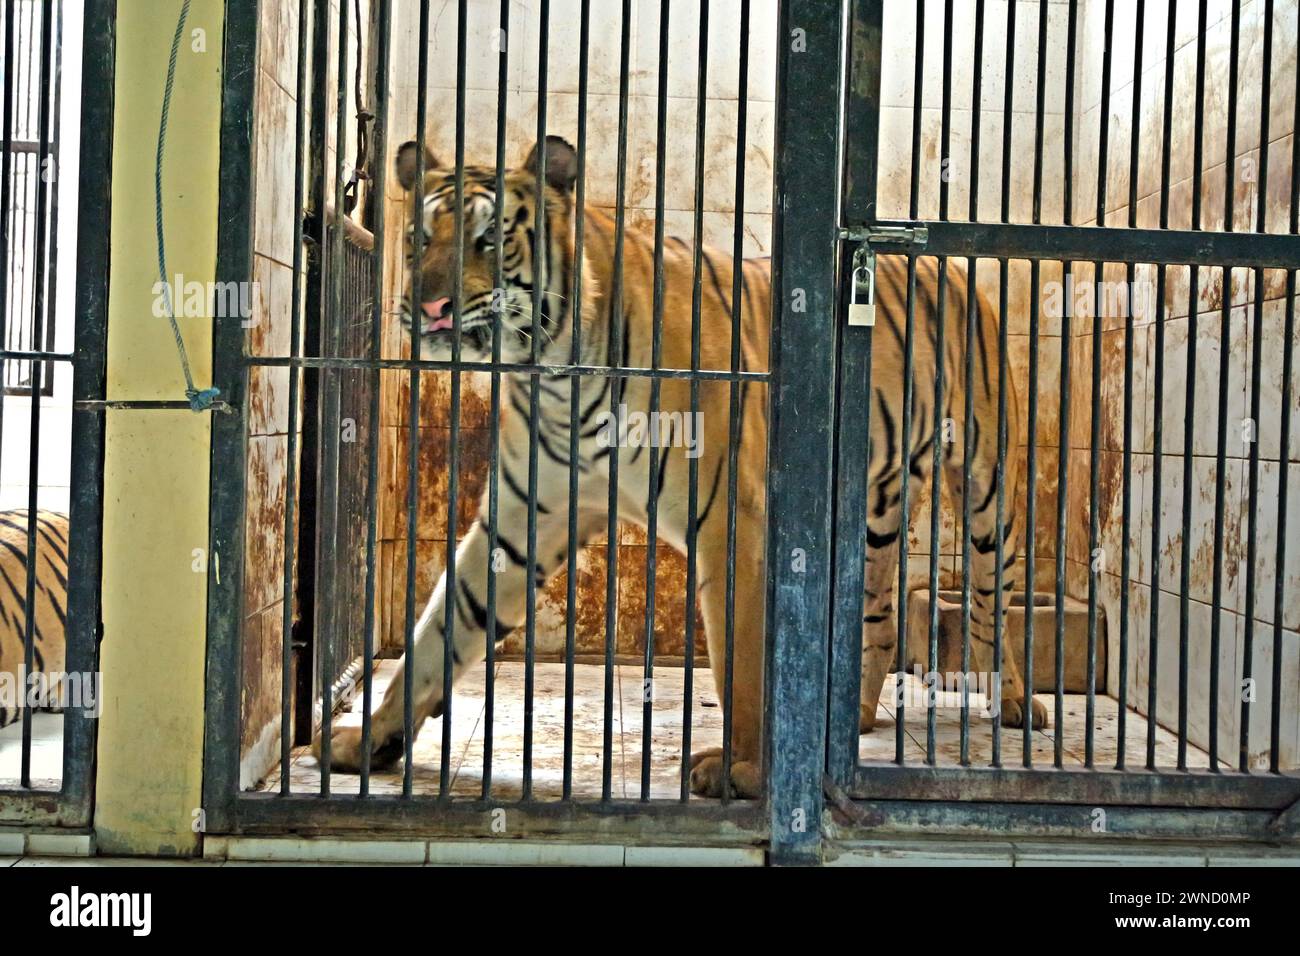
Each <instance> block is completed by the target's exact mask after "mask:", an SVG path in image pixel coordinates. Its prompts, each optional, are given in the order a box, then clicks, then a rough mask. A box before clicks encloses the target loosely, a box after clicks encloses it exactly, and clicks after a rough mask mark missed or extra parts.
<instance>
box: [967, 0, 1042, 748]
mask: <svg viewBox="0 0 1300 956" xmlns="http://www.w3.org/2000/svg"><path fill="white" fill-rule="evenodd" d="M1015 50H1016V4H1013V3H1008V4H1007V51H1006V67H1005V69H1004V70H1003V74H1002V75H1003V76H1004V77H1007V78H1008V82H1006V83H1004V84H1003V102H1002V200H1001V201H1002V208H1001V217H1000V218H1001V221H1002V222H1004V223H1006V222H1010V221H1011V123H1012V117H1013V116H1014V113H1013V107H1014V105H1015V96H1014V90H1015V84H1014V83H1011V82H1009V79H1010V77H1013V76H1015V60H1016V54H1015ZM973 108H975V109H978V108H979V104H978V103H976V104H973ZM1009 283H1010V263H1009V261H1008V260H1007V259H1005V258H1003V259H999V260H998V471H997V489H998V497H997V503H996V506H995V507H996V509H997V510H996V513H995V515H994V521H995V524H994V529H995V530H996V532H997V545H996V550H995V552H994V557H995V559H996V561H997V567H995V568H994V570H993V673H995V674H998V675H999V682H998V683H999V686H998V688H997V690H998V693H999V694H1000V693H1001V686H1000V685H1001V677H1000V675H1001V674H1002V654H1003V649H1002V636H1003V635H1002V632H1003V624H1004V622H1003V620H1002V614H1003V606H1002V602H1003V601H1004V600H1005V595H1004V594H1003V593H1002V587H1003V575H1004V574H1005V572H1006V568H1005V565H1006V553H1005V551H1006V506H1007V480H1006V475H1007V387H1008V383H1007V295H1008V289H1009ZM1036 384H1037V383H1034V385H1033V386H1032V387H1036ZM1033 442H1034V437H1033V434H1032V433H1031V434H1030V435H1029V444H1031V445H1032V444H1033ZM1012 491H1015V489H1014V488H1013V489H1012ZM1033 534H1034V529H1033V526H1032V525H1030V526H1029V527H1027V528H1026V529H1025V535H1026V539H1029V538H1032V537H1033ZM1025 593H1026V596H1025V607H1026V609H1027V610H1026V614H1025V619H1026V623H1027V622H1028V620H1029V619H1030V618H1032V617H1033V613H1032V610H1029V609H1032V608H1033V606H1034V601H1033V593H1034V582H1033V581H1029V582H1028V585H1027V586H1026V588H1025ZM1024 676H1025V682H1026V684H1028V685H1030V686H1032V685H1033V681H1034V675H1033V672H1032V671H1030V670H1029V669H1028V667H1026V669H1025V675H1024ZM989 704H990V706H993V705H997V706H998V708H999V713H998V717H997V718H995V719H994V721H993V748H992V755H991V763H992V765H993V766H994V767H1000V766H1002V720H1001V701H1000V700H997V701H995V700H990V701H989Z"/></svg>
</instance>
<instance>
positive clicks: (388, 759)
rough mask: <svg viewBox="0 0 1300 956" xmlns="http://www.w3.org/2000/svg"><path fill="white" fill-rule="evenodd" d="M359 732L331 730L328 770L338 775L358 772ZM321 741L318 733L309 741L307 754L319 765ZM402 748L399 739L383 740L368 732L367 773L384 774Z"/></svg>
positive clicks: (350, 727)
mask: <svg viewBox="0 0 1300 956" xmlns="http://www.w3.org/2000/svg"><path fill="white" fill-rule="evenodd" d="M361 742H362V741H361V728H360V727H359V726H356V725H348V726H344V727H335V728H334V731H333V733H331V734H330V769H331V770H334V771H337V772H339V773H360V772H361V762H362V760H361V758H362V752H363V751H362V746H361ZM321 750H322V739H321V735H320V734H319V733H317V734H316V739H315V740H313V741H312V744H311V752H312V756H314V757H315V758H316V762H317V763H321V762H322V761H321ZM404 752H405V748H404V747H403V745H402V735H401V734H400V733H398V734H397V735H396V736H393V737H389V738H388V739H383V738H381V737H379V736H378V735H376V734H374V733H373V732H372V734H371V741H370V769H371V770H372V771H377V770H387V769H388V768H389V767H391V766H392V765H393V764H395V763H397V761H398V760H399V759H401V757H402V754H403V753H404Z"/></svg>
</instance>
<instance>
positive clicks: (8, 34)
mask: <svg viewBox="0 0 1300 956" xmlns="http://www.w3.org/2000/svg"><path fill="white" fill-rule="evenodd" d="M4 16H5V39H4V44H5V46H4V62H5V71H4V73H5V78H4V104H3V107H2V109H3V113H4V119H3V132H2V133H0V136H2V137H3V144H2V145H0V150H2V151H0V277H2V278H3V279H4V288H3V289H0V348H8V346H9V335H8V322H9V289H10V286H11V282H10V281H9V274H10V268H9V224H10V220H11V193H12V188H11V187H12V184H11V182H10V180H11V178H12V174H13V168H12V167H13V138H14V118H13V99H14V72H15V71H14V70H13V68H12V64H13V62H14V0H5V14H4ZM7 371H8V363H7V362H5V361H3V360H0V438H3V437H4V413H5V386H6V383H7V382H8V379H7V378H6V377H5V373H6V372H7Z"/></svg>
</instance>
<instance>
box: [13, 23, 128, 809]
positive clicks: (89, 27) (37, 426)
mask: <svg viewBox="0 0 1300 956" xmlns="http://www.w3.org/2000/svg"><path fill="white" fill-rule="evenodd" d="M110 7H111V5H105V4H90V5H87V9H86V10H85V12H84V17H83V13H82V11H81V10H79V9H78V10H75V11H65V9H64V7H63V5H62V4H61V3H60V2H57V0H49V2H44V3H39V2H34V0H8V2H5V3H4V4H0V11H2V14H3V51H4V53H3V56H4V60H3V66H4V100H3V110H2V113H3V118H2V122H3V148H2V149H0V262H3V263H5V269H6V280H7V281H6V283H5V287H4V290H3V294H0V343H3V351H0V371H2V372H3V385H4V387H3V388H2V389H0V441H3V443H4V457H3V462H4V464H5V465H8V466H10V467H9V468H8V469H6V471H5V475H4V478H5V482H6V490H9V489H12V488H14V487H15V486H16V492H15V494H16V496H20V498H21V501H20V502H19V501H11V502H7V503H6V504H5V506H4V508H5V514H6V523H7V524H8V528H7V531H6V534H7V544H8V546H10V548H11V550H9V551H8V552H7V554H6V558H7V559H8V560H11V561H15V560H16V561H18V562H20V563H21V565H22V567H23V572H22V573H23V575H24V577H25V580H26V588H25V592H24V593H22V594H18V593H16V592H13V591H11V592H10V593H9V594H8V595H6V598H5V601H6V605H5V612H6V613H5V614H4V615H3V617H4V620H3V621H2V622H0V627H3V628H6V629H10V628H13V629H16V631H17V633H18V635H19V636H20V639H21V644H20V646H21V648H22V654H21V655H20V657H21V659H20V660H14V659H13V658H12V657H10V658H8V659H3V660H0V669H3V670H4V671H6V672H7V673H6V674H5V675H4V676H5V677H6V678H16V676H17V672H19V671H21V672H24V673H25V674H26V675H27V676H26V681H27V682H26V683H24V682H22V681H17V680H16V679H15V680H9V679H6V681H5V682H4V683H5V693H6V694H7V693H11V692H12V690H13V688H14V687H21V688H22V689H24V690H27V689H29V688H31V687H32V686H33V665H34V664H38V663H41V661H42V649H43V651H44V654H45V655H46V656H45V658H44V660H45V661H47V662H48V661H50V660H60V661H62V668H63V671H62V673H55V672H50V673H45V670H44V669H45V668H46V667H48V666H49V664H48V663H42V664H41V666H40V667H39V668H38V669H39V670H40V671H41V672H42V673H43V674H44V680H45V681H46V682H47V683H48V685H49V686H54V685H56V683H58V682H61V683H62V688H63V692H64V696H63V697H62V698H61V700H56V701H51V702H50V703H51V704H61V705H62V707H63V713H62V716H61V717H54V718H53V720H54V724H53V727H52V729H51V728H50V727H47V729H46V731H43V732H41V733H37V732H35V730H34V722H35V715H34V712H33V708H32V707H30V706H23V707H21V708H19V709H20V710H21V719H20V721H18V722H17V723H14V724H11V725H10V726H9V727H8V728H7V729H6V731H5V733H6V736H7V737H8V739H6V740H5V741H3V742H4V744H5V745H6V746H5V747H4V748H3V749H4V750H5V751H6V752H5V754H4V760H3V761H0V824H9V823H17V824H20V825H23V824H26V825H33V824H35V825H46V826H51V825H52V826H70V827H83V828H84V827H86V826H88V825H89V822H90V817H91V793H92V772H93V766H94V748H95V726H96V719H97V717H98V706H99V697H98V691H99V680H98V672H97V661H98V641H99V617H100V615H99V607H100V604H99V600H100V594H99V583H100V576H99V565H100V554H101V531H102V525H101V520H102V516H101V493H102V477H103V475H102V466H103V433H104V423H103V419H102V416H101V413H102V412H103V410H104V404H105V403H104V388H105V381H104V380H105V374H104V356H105V338H106V335H105V328H106V326H105V321H106V319H105V313H106V309H107V299H108V296H107V290H108V253H109V246H108V233H109V223H108V209H109V196H108V193H109V187H110V183H111V179H112V176H111V165H112V163H111V156H112V143H111V137H107V136H104V135H103V131H104V130H111V129H112V126H113V107H112V88H113V62H114V43H113V35H114V31H113V17H114V15H115V14H114V12H113V11H112V10H111V9H109V8H110ZM74 14H75V19H74ZM65 16H67V18H68V22H69V23H70V24H76V25H77V26H78V27H80V28H81V31H80V35H82V36H84V37H85V41H84V44H83V45H82V46H83V47H84V49H82V48H79V49H77V50H76V56H77V57H78V59H79V60H80V62H81V67H82V69H81V77H82V81H83V89H82V90H80V91H78V93H79V95H80V96H81V97H82V99H81V103H80V117H81V118H80V123H81V126H82V129H83V131H86V132H87V133H91V132H93V134H94V135H86V136H84V137H83V140H82V141H83V143H84V146H83V148H82V149H81V150H80V155H79V156H78V157H77V162H76V164H75V165H76V167H77V168H75V169H74V168H60V167H59V160H60V154H59V147H58V118H59V114H60V109H61V99H60V97H61V94H60V70H61V67H60V64H61V62H62V57H63V50H62V47H63V24H64V17H65ZM69 165H72V164H69ZM81 173H84V174H85V179H84V181H83V184H82V187H81V189H80V194H79V199H78V209H77V220H78V223H79V228H80V233H79V235H78V237H77V242H76V244H75V245H76V265H77V271H76V274H77V281H76V302H77V309H76V314H77V316H78V318H77V322H76V328H75V331H74V335H73V336H72V337H71V339H72V343H73V350H72V352H65V351H56V350H55V342H54V338H53V336H54V328H53V315H54V289H55V286H56V278H57V276H56V264H57V262H58V259H59V257H60V255H62V256H64V257H65V262H66V261H68V259H70V258H71V253H72V249H71V248H70V247H69V248H66V249H63V250H60V249H59V248H58V243H59V239H60V237H59V235H58V234H57V233H58V230H57V224H58V222H59V215H58V209H57V188H58V187H57V183H58V180H59V177H67V176H73V177H75V176H77V175H79V174H81ZM56 368H57V369H66V371H59V372H57V373H56V371H55V370H56ZM56 375H57V376H59V377H61V376H63V375H66V376H67V378H66V380H64V379H61V378H60V379H59V380H60V381H64V382H66V383H67V393H68V400H69V401H70V404H71V406H72V407H71V413H70V415H69V416H68V417H67V418H64V417H63V416H64V415H65V414H67V409H66V408H64V409H61V408H58V407H57V400H58V399H57V396H56V401H55V402H47V401H46V400H45V396H51V395H54V394H55V392H54V385H55V383H56ZM60 391H62V388H61V389H60ZM47 405H48V406H49V408H48V409H47V407H46V406H47ZM43 411H44V412H45V414H44V415H43V414H42V413H43ZM65 422H66V423H68V424H64V423H65ZM52 445H53V446H55V447H53V448H52V447H51V446H52ZM15 462H21V463H22V468H21V469H15V468H13V467H12V465H13V463H15ZM61 462H67V464H61ZM63 469H66V470H63ZM20 471H21V472H22V473H21V474H20ZM65 483H66V487H67V500H59V497H60V496H58V491H57V486H59V485H63V484H65ZM49 485H54V486H56V490H55V498H54V499H51V498H50V497H49V496H50V489H49V488H48V487H47V486H49ZM54 510H57V511H59V512H62V511H65V510H66V512H67V514H66V515H62V514H57V515H54V514H51V511H54ZM16 516H17V517H16ZM51 529H54V530H51ZM65 529H66V540H60V539H61V538H62V536H63V534H64V533H65ZM15 535H16V536H17V539H18V540H19V541H21V542H23V543H25V550H23V549H19V550H21V551H22V553H19V552H18V551H16V550H13V549H12V545H13V542H14V540H15ZM38 548H39V549H40V552H39V553H40V554H41V556H42V562H41V563H39V564H38V562H37V561H36V556H37V554H38ZM32 567H44V568H46V569H47V570H46V573H45V575H44V577H43V579H42V580H41V581H40V587H41V592H42V593H41V594H40V596H39V598H38V593H37V591H36V588H37V581H38V578H41V577H42V576H41V575H39V574H36V573H33V574H27V573H26V569H28V568H32ZM60 590H62V592H63V593H61V594H60V593H57V592H59V591H60ZM51 606H57V607H58V608H59V613H57V614H56V615H55V616H54V617H50V616H46V617H43V618H42V620H41V621H40V623H39V624H38V621H37V617H38V615H39V614H41V613H42V612H43V609H45V613H47V614H48V613H49V612H48V609H49V608H51ZM29 609H31V613H28V610H29ZM63 612H66V616H65V615H64V613H63ZM38 626H39V627H40V628H41V640H42V642H45V641H50V642H52V641H60V642H62V643H63V647H62V649H60V650H58V651H55V650H53V649H51V648H49V647H43V648H38V646H37V642H36V633H35V632H36V629H37V627H38ZM60 629H61V630H62V633H58V632H59V630H60ZM12 634H13V631H11V632H10V633H9V634H6V635H5V637H10V636H12ZM5 643H6V645H7V646H8V647H12V644H9V643H8V642H7V641H6V642H5ZM46 699H47V700H48V698H46ZM40 716H41V718H42V719H43V718H46V717H52V715H48V714H41V715H40ZM60 722H61V727H60V726H59V723H60ZM14 731H18V734H17V736H16V738H15V737H14V736H12V734H13V732H14ZM15 739H16V742H17V747H16V748H15V747H13V746H12V744H13V743H14V741H15ZM11 758H12V759H11ZM51 768H52V770H53V772H51Z"/></svg>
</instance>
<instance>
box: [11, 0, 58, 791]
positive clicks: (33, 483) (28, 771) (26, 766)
mask: <svg viewBox="0 0 1300 956" xmlns="http://www.w3.org/2000/svg"><path fill="white" fill-rule="evenodd" d="M50 14H51V8H50V7H48V6H46V7H44V8H42V10H41V94H40V95H41V106H40V119H39V123H40V128H39V131H38V137H39V140H40V151H39V152H38V153H37V161H36V168H37V170H41V163H42V162H43V161H44V158H45V157H46V156H47V155H48V154H49V150H50V106H51V104H50V95H49V92H50V91H49V85H50V62H51V59H52V57H53V49H54V47H53V43H54V31H53V24H54V18H53V16H51V15H50ZM49 202H50V192H49V179H48V177H46V176H45V175H43V173H42V172H38V173H37V178H36V223H35V229H36V274H35V278H34V279H33V281H32V329H33V330H35V329H39V328H41V327H42V324H43V322H44V318H45V274H46V267H47V265H48V263H47V261H46V260H47V257H48V255H49V244H50V230H49V223H48V221H47V220H48V216H49ZM32 345H33V346H34V347H35V348H39V347H40V344H39V342H38V341H36V340H35V339H33V342H32ZM48 374H49V364H48V363H44V362H32V363H31V366H30V375H31V432H30V435H29V441H28V459H27V581H26V584H27V593H26V597H25V604H24V607H25V609H26V610H25V613H24V615H23V619H24V628H23V662H24V664H23V666H24V671H23V673H25V674H30V673H32V671H33V666H34V663H35V654H36V643H35V638H36V509H37V506H38V500H37V498H38V495H37V493H38V491H39V488H40V485H39V481H40V459H41V395H40V393H41V386H42V381H43V379H44V377H45V376H46V375H48ZM22 712H23V742H22V766H21V772H20V775H19V785H20V786H22V787H24V788H27V787H30V786H31V785H32V708H30V707H23V708H22Z"/></svg>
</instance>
